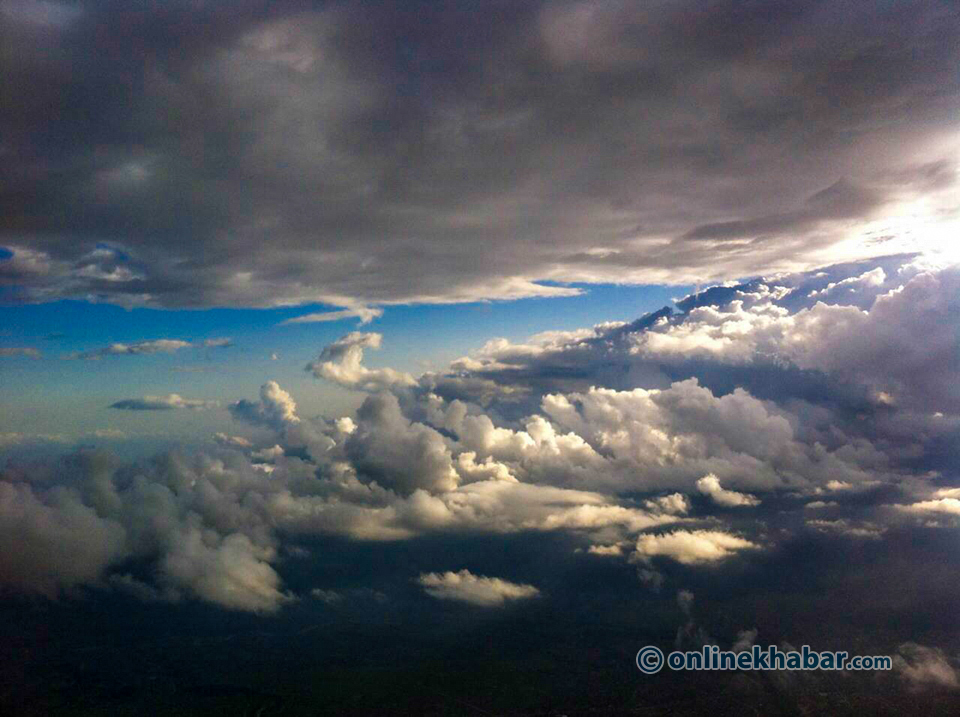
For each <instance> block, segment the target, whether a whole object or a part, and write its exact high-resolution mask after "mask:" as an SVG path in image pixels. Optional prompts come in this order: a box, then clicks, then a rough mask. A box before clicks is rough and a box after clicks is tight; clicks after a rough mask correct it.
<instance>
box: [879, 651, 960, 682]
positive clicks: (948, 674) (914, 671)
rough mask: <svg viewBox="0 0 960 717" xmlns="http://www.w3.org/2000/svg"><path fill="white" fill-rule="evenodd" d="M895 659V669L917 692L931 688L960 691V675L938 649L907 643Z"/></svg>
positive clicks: (944, 654)
mask: <svg viewBox="0 0 960 717" xmlns="http://www.w3.org/2000/svg"><path fill="white" fill-rule="evenodd" d="M897 652H898V653H899V654H897V655H894V657H893V669H894V670H895V671H896V672H898V673H899V675H900V676H901V677H902V678H903V679H904V680H906V682H907V683H908V684H909V685H910V686H911V687H912V688H913V689H915V690H923V689H928V688H931V687H939V688H946V689H950V690H956V689H960V674H958V672H957V668H955V667H954V666H953V665H952V664H950V663H951V661H950V659H949V658H948V657H947V655H946V653H944V651H943V650H941V649H940V648H938V647H927V646H925V645H918V644H917V643H915V642H906V643H904V644H902V645H900V647H899V648H898V649H897Z"/></svg>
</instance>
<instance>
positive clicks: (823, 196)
mask: <svg viewBox="0 0 960 717" xmlns="http://www.w3.org/2000/svg"><path fill="white" fill-rule="evenodd" d="M0 22H2V23H3V25H4V38H5V41H4V49H3V51H2V55H0V67H2V72H3V75H4V78H5V81H4V83H3V88H2V90H0V92H2V93H3V94H2V101H0V107H2V110H0V123H2V126H3V129H4V132H3V140H2V142H0V153H2V157H3V162H2V165H3V169H2V183H0V196H2V200H3V202H4V204H5V205H6V206H8V207H10V210H9V211H6V212H4V217H3V220H2V225H0V232H2V233H0V245H2V246H4V247H7V250H6V251H5V252H4V253H3V254H2V258H0V281H2V282H3V285H4V286H5V287H7V288H6V290H5V296H6V298H7V299H8V300H43V299H50V298H55V297H58V296H79V297H97V298H102V299H105V300H109V301H115V302H119V303H142V302H146V303H155V304H162V305H169V306H201V305H253V306H264V305H272V304H280V303H297V302H303V301H317V300H326V301H329V302H331V303H335V304H339V305H342V306H345V307H347V308H348V309H351V310H359V309H360V308H363V307H364V305H365V304H366V303H367V302H389V301H401V300H421V301H456V300H465V299H476V298H482V297H500V298H510V297H517V296H525V295H533V294H562V293H563V290H562V289H560V288H557V287H556V286H544V285H538V284H535V283H533V282H536V281H537V280H542V279H551V280H557V281H595V280H605V281H609V280H618V281H641V282H651V281H656V282H687V281H696V280H711V279H718V278H734V277H738V276H746V275H752V274H757V273H760V272H764V271H768V270H770V269H791V268H798V267H802V266H804V265H805V266H807V267H809V266H812V265H815V264H823V263H825V261H824V259H825V258H828V259H829V258H833V255H832V254H831V251H832V248H833V247H834V246H835V245H836V244H837V242H838V241H839V240H840V239H841V238H843V237H844V236H846V234H847V232H848V231H850V230H851V228H853V229H855V228H856V227H858V226H861V225H862V223H863V222H864V221H865V220H867V219H869V218H871V217H874V216H877V215H878V214H882V213H883V212H884V211H886V209H887V208H888V207H891V206H895V205H896V203H897V202H898V201H901V200H909V199H912V198H915V197H918V196H924V197H929V198H932V201H933V204H934V205H935V206H936V207H938V208H939V209H940V210H942V211H949V210H951V209H954V210H955V208H956V207H955V205H956V202H955V200H953V203H952V204H950V200H949V198H947V199H945V198H944V197H948V194H947V192H948V190H949V188H950V187H951V186H953V185H954V183H955V178H956V167H955V154H954V152H953V149H951V142H954V141H955V140H954V137H955V117H956V112H957V110H958V108H960V101H958V79H957V75H956V72H955V68H956V66H957V64H958V60H960V50H958V46H957V43H956V42H955V38H956V36H957V34H958V32H960V27H958V23H960V20H958V16H957V14H956V13H955V12H953V10H952V8H951V7H950V6H949V5H948V4H945V3H938V2H933V1H932V0H931V1H929V2H926V1H916V2H907V3H896V4H892V3H890V4H886V3H876V4H862V3H860V4H837V3H818V2H769V3H742V2H719V3H714V4H712V5H711V6H710V7H709V8H706V7H704V6H703V5H702V4H700V3H687V2H666V3H659V4H656V5H650V4H648V3H632V2H613V3H601V2H596V3H591V2H579V3H576V2H560V3H552V4H544V3H488V4H485V5H484V6H483V8H478V7H477V6H476V5H475V4H457V3H439V4H437V3H409V2H404V3H396V4H395V3H386V2H382V3H363V4H336V3H334V4H324V5H319V4H317V5H314V4H311V3H304V2H296V3H292V2H286V3H285V2H281V3H262V2H254V1H253V0H249V1H247V2H240V3H230V4H227V3H210V4H207V5H205V6H203V7H202V8H199V9H198V8H197V7H196V6H195V4H193V3H180V2H171V3H164V4H162V5H158V6H150V7H149V8H145V7H140V6H137V7H136V8H131V7H130V6H128V5H126V4H116V3H109V2H103V3H82V4H79V5H70V6H69V7H68V6H61V5H58V4H56V3H39V2H32V1H31V0H17V1H16V2H11V3H8V5H7V6H5V8H4V11H3V13H2V14H0ZM837 251H839V250H837ZM850 251H851V250H849V249H846V250H844V253H845V254H846V255H849V254H850ZM855 251H856V252H863V251H872V249H869V248H867V249H864V248H863V247H860V248H858V249H856V250H855ZM410 276H416V277H417V282H416V283H415V284H411V282H410V280H409V277H410Z"/></svg>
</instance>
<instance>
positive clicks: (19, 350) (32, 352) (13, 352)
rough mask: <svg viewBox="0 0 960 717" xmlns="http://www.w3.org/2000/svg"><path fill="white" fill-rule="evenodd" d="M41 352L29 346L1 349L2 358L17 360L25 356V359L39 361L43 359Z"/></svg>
mask: <svg viewBox="0 0 960 717" xmlns="http://www.w3.org/2000/svg"><path fill="white" fill-rule="evenodd" d="M41 355H42V354H41V353H40V351H39V350H37V349H34V348H30V347H27V346H4V347H0V358H16V357H17V356H23V357H25V358H33V359H38V358H40V357H41Z"/></svg>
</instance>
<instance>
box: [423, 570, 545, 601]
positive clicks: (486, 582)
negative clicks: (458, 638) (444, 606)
mask: <svg viewBox="0 0 960 717" xmlns="http://www.w3.org/2000/svg"><path fill="white" fill-rule="evenodd" d="M417 582H418V583H419V584H420V585H421V587H423V590H424V592H426V593H427V595H430V596H431V597H435V598H437V599H438V600H455V601H458V602H465V603H469V604H471V605H480V606H482V607H503V606H504V605H506V604H507V603H508V602H515V601H517V600H529V599H530V598H534V597H537V596H539V595H540V591H539V590H538V589H537V588H535V587H534V586H533V585H526V584H522V583H512V582H509V581H507V580H502V579H500V578H488V577H484V576H482V575H474V574H473V573H471V572H470V571H469V570H460V571H459V572H452V571H448V572H445V573H424V574H422V575H421V576H420V577H419V578H417Z"/></svg>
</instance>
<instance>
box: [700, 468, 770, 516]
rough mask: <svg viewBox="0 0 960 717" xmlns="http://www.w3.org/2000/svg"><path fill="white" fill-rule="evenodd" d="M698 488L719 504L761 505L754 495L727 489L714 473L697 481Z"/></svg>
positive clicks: (729, 506) (734, 505) (732, 505)
mask: <svg viewBox="0 0 960 717" xmlns="http://www.w3.org/2000/svg"><path fill="white" fill-rule="evenodd" d="M697 490H698V491H700V492H701V493H703V494H704V495H706V496H710V499H711V500H712V501H713V502H714V503H716V504H717V505H722V506H726V507H728V508H732V507H736V506H741V505H759V504H760V501H759V500H757V499H756V498H755V497H754V496H752V495H747V494H746V493H737V492H736V491H735V490H727V489H725V488H724V487H723V486H721V485H720V480H719V479H718V478H717V477H716V476H715V475H713V474H710V475H706V476H704V477H703V478H701V479H700V480H698V481H697Z"/></svg>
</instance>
